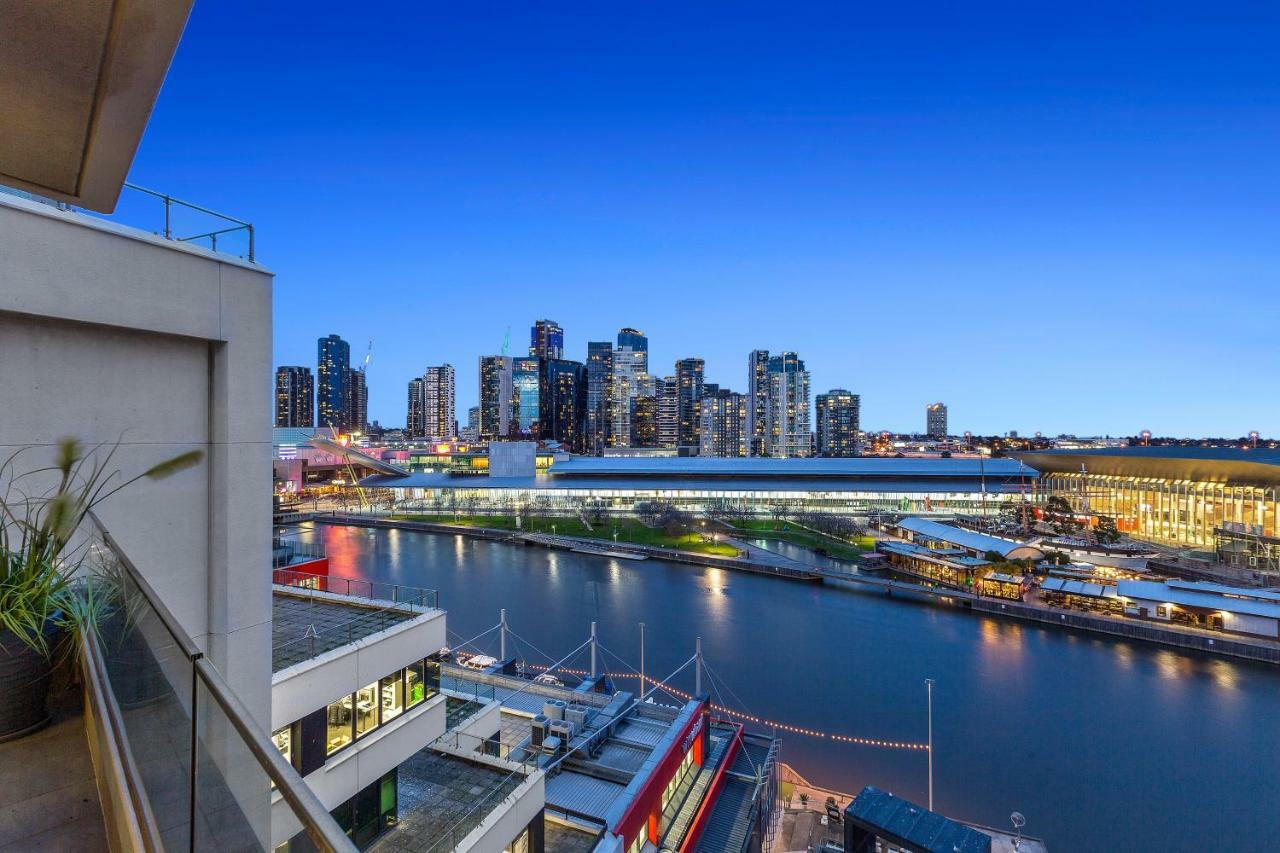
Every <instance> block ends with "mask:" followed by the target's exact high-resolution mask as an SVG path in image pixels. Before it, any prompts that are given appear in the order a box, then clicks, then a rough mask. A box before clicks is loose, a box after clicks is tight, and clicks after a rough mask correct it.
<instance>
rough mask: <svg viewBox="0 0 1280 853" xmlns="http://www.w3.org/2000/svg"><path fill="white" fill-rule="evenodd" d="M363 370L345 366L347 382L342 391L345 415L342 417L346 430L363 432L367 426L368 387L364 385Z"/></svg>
mask: <svg viewBox="0 0 1280 853" xmlns="http://www.w3.org/2000/svg"><path fill="white" fill-rule="evenodd" d="M364 378H365V377H364V371H363V370H356V369H355V368H351V367H348V368H347V384H346V388H345V389H344V391H343V393H344V395H345V398H346V410H347V415H346V418H345V419H344V420H345V422H346V429H347V431H348V432H364V431H365V429H366V428H367V427H368V426H369V388H368V386H367V385H365V381H364Z"/></svg>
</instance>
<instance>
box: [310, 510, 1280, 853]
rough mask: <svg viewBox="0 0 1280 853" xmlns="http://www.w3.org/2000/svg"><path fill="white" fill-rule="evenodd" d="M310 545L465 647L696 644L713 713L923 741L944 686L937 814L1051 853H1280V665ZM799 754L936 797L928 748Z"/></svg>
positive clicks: (819, 778) (968, 620) (416, 536)
mask: <svg viewBox="0 0 1280 853" xmlns="http://www.w3.org/2000/svg"><path fill="white" fill-rule="evenodd" d="M299 538H300V539H301V540H302V541H319V540H323V541H324V543H325V544H326V545H327V548H328V553H329V557H330V563H331V571H332V572H333V573H334V574H340V575H349V576H357V577H367V578H371V579H377V580H383V581H390V582H395V583H403V584H410V585H417V586H426V587H431V588H434V589H437V590H439V592H440V596H441V605H442V606H443V607H444V608H445V609H447V610H448V612H449V617H448V618H449V628H450V631H451V632H452V634H453V635H454V637H453V640H452V642H455V643H456V642H458V641H459V640H461V639H467V638H470V637H472V636H474V635H475V634H478V633H480V632H481V631H483V630H485V629H486V628H488V627H489V626H491V625H494V624H496V623H497V621H498V610H499V608H502V607H505V608H506V609H507V613H508V620H509V624H510V625H511V627H512V629H513V630H514V631H515V632H516V633H518V634H519V635H520V636H521V637H522V638H524V640H525V641H527V642H528V643H530V644H532V645H534V646H536V647H537V648H538V649H539V650H542V651H544V652H546V653H547V654H550V655H553V656H555V657H556V658H558V657H560V656H561V655H563V654H565V653H567V652H568V651H569V650H571V649H572V648H574V647H575V646H577V645H578V644H579V643H580V642H582V641H583V640H585V639H586V637H587V635H588V632H589V624H590V622H591V621H593V620H595V621H597V622H598V623H599V633H600V642H601V644H602V645H603V646H605V647H606V648H607V649H608V650H609V651H610V652H611V653H616V654H617V655H619V656H620V657H621V658H623V659H625V660H626V661H628V662H629V663H630V664H631V665H632V666H635V665H636V664H637V663H638V661H639V629H638V623H639V622H644V623H646V636H647V641H646V644H645V647H646V671H647V673H648V674H649V675H651V676H656V677H661V676H664V675H666V674H667V673H668V672H670V671H671V670H673V669H675V668H676V667H677V666H678V665H679V664H680V663H682V662H683V661H684V660H686V659H687V658H688V657H689V656H690V655H691V654H692V652H693V648H694V638H695V637H697V636H701V637H702V638H703V650H704V654H705V657H706V660H707V662H708V668H709V669H710V670H711V672H712V673H713V674H714V676H715V677H716V679H718V681H716V683H717V689H719V691H720V693H721V694H722V697H717V696H714V695H713V699H718V698H723V700H724V702H725V704H728V705H731V706H735V707H739V708H745V709H746V710H747V711H749V712H750V713H753V714H756V715H758V716H760V717H763V718H767V719H774V720H780V721H783V722H787V723H792V724H795V725H800V726H804V727H806V728H810V729H815V730H819V731H826V732H834V733H839V734H844V735H852V736H857V737H865V738H874V739H881V740H901V741H913V742H920V741H924V740H925V738H926V726H927V713H926V702H925V685H924V680H925V679H926V678H932V679H934V681H935V686H934V694H933V698H934V742H935V749H934V785H935V807H936V808H937V810H939V811H942V812H944V813H947V814H950V815H953V816H955V817H959V818H963V819H966V820H970V821H976V822H980V823H984V824H987V825H990V826H996V827H1004V828H1007V827H1008V826H1009V814H1010V812H1012V811H1015V810H1017V811H1020V812H1022V813H1024V814H1025V815H1026V817H1027V826H1026V829H1025V832H1026V833H1027V834H1029V835H1034V836H1039V837H1042V838H1044V839H1045V840H1046V841H1047V842H1048V844H1049V848H1050V850H1052V851H1054V853H1062V851H1068V850H1070V851H1074V850H1086V851H1092V850H1098V851H1103V850H1107V851H1112V850H1211V849H1212V850H1233V851H1246V850H1276V849H1280V782H1278V781H1277V775H1278V773H1280V737H1277V729H1278V728H1280V669H1277V668H1275V667H1271V666H1265V665H1261V664H1251V663H1246V662H1237V661H1231V660H1226V659H1216V658H1212V657H1208V656H1202V655H1196V654H1190V653H1183V652H1177V651H1172V650H1167V649H1162V648H1159V647H1156V646H1150V645H1146V644H1136V643H1128V642H1118V641H1114V640H1110V639H1104V638H1100V637H1093V636H1089V635H1084V634H1076V633H1071V632H1068V631H1063V630H1049V629H1046V628H1042V627H1039V626H1032V625H1028V624H1021V623H1016V622H1005V621H1001V620H998V619H992V618H987V617H978V616H974V615H972V614H970V613H968V612H966V611H962V610H956V609H950V608H947V607H943V606H934V605H928V604H922V603H918V602H911V601H904V600H901V599H895V598H887V597H884V596H883V595H881V594H878V593H864V592H854V591H846V590H842V589H834V588H830V587H823V586H818V585H810V584H804V583H797V582H794V581H785V580H780V579H776V578H770V577H763V576H757V575H748V574H740V573H734V572H729V571H725V570H721V569H713V568H697V567H691V566H686V565H680V564H675V563H665V562H662V561H659V560H646V561H626V560H614V559H609V558H604V557H594V556H588V555H580V554H572V553H569V552H565V551H548V550H543V549H540V548H526V547H522V546H515V545H507V544H503V543H496V542H486V541H483V540H479V539H471V538H467V537H463V536H454V535H436V534H424V533H412V532H408V531H399V530H378V531H372V530H367V529H361V528H344V527H331V526H320V527H318V528H317V529H315V530H303V531H302V532H300V534H299ZM770 547H774V546H772V545H771V546H770ZM788 555H789V556H791V554H788ZM490 636H491V637H492V635H490ZM495 642H496V641H495ZM517 642H518V641H517ZM523 648H524V649H525V650H527V651H529V646H527V645H525V646H523ZM492 653H495V654H496V648H493V650H492ZM528 658H529V660H532V661H537V660H540V659H541V658H540V657H539V655H538V654H536V653H533V652H532V651H529V654H528ZM606 660H607V661H608V662H610V663H611V664H613V661H612V659H611V658H609V657H608V656H607V655H606ZM544 662H545V661H544ZM578 665H579V666H585V663H579V664H578ZM613 668H615V669H619V668H620V667H619V666H618V665H616V664H614V666H613ZM716 679H713V680H716ZM621 683H622V684H634V683H635V682H634V681H627V682H621ZM672 684H673V685H675V686H677V687H680V688H682V689H684V690H691V689H692V686H693V685H692V678H691V677H684V675H682V676H680V677H677V678H676V679H674V680H673V681H672ZM721 684H722V685H723V687H720V686H719V685H721ZM783 738H784V740H783V749H782V758H783V760H784V761H786V762H788V763H789V764H791V765H792V766H793V767H795V768H796V769H797V770H798V771H799V772H800V773H801V774H803V775H804V776H806V777H807V778H808V779H809V780H810V781H811V782H813V783H815V784H818V785H823V786H826V787H830V788H835V789H838V790H842V791H850V792H856V791H858V790H860V789H861V787H862V786H863V785H868V784H874V785H878V786H880V787H882V788H885V789H887V790H890V791H893V792H894V793H896V794H898V795H900V796H903V797H907V798H910V799H913V800H915V801H916V802H919V803H922V804H923V803H924V802H925V800H926V796H927V794H926V787H927V772H926V759H925V753H923V752H919V751H902V750H893V749H885V748H882V747H870V746H858V745H849V744H836V743H832V742H831V741H828V740H818V739H815V738H811V737H807V736H803V735H797V734H784V735H783Z"/></svg>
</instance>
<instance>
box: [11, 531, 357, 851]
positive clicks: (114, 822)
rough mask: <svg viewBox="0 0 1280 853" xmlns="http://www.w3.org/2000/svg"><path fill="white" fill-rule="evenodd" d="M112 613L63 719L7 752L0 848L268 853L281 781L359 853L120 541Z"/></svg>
mask: <svg viewBox="0 0 1280 853" xmlns="http://www.w3.org/2000/svg"><path fill="white" fill-rule="evenodd" d="M97 536H98V537H99V542H98V543H97V544H96V545H95V546H94V547H95V550H96V551H97V553H98V556H99V557H100V559H101V561H102V562H103V563H104V565H106V566H107V569H108V571H107V573H106V575H105V577H107V578H109V580H110V584H111V587H110V591H109V594H110V595H111V597H112V600H113V602H114V606H113V608H112V610H111V612H110V613H109V614H108V615H107V616H106V618H105V619H104V620H103V622H102V624H101V627H100V631H99V633H98V634H97V635H96V636H95V635H94V634H92V633H91V634H89V635H87V637H86V640H85V642H84V646H83V648H82V650H81V651H82V654H81V655H80V660H79V662H78V663H77V664H75V665H71V664H68V665H67V666H65V667H64V670H65V671H64V672H63V673H62V675H63V676H64V677H65V678H67V679H68V680H74V681H78V683H79V687H78V689H76V690H71V691H68V692H67V693H66V694H64V695H63V697H62V701H61V702H60V703H59V706H58V708H57V712H56V714H55V719H54V722H53V724H52V725H51V726H50V727H49V728H47V729H45V730H44V731H42V732H40V733H38V734H35V735H31V736H28V737H26V738H23V739H21V740H17V741H12V742H9V743H5V744H0V782H3V790H4V791H5V792H6V793H5V794H4V795H3V796H0V817H2V818H3V819H2V820H0V849H6V850H7V849H14V850H29V849H37V848H40V849H71V848H74V849H77V850H94V849H103V850H105V849H115V850H179V849H186V850H214V849H234V850H267V849H271V848H272V845H271V844H270V833H271V787H272V785H274V786H275V787H276V788H277V789H278V790H279V791H280V793H281V795H282V798H283V800H285V801H286V802H287V804H288V808H289V809H290V811H291V812H292V814H293V815H294V817H295V818H296V820H297V821H298V823H299V824H300V825H301V827H302V831H303V833H305V834H306V835H307V836H308V837H309V839H310V841H311V843H313V844H314V845H316V846H317V847H318V848H319V849H321V850H334V851H339V850H341V851H351V850H354V849H355V848H354V847H353V846H352V845H351V843H350V841H349V840H348V839H347V838H346V836H345V835H344V834H343V833H342V831H341V830H340V829H339V828H338V825H337V824H336V823H335V822H334V820H333V819H332V817H330V815H329V813H328V812H327V811H326V810H325V809H324V807H323V806H322V805H321V804H320V802H319V800H317V799H316V797H315V795H314V794H313V793H312V792H311V791H310V789H308V788H307V786H306V784H305V783H303V781H302V779H301V778H300V777H299V776H298V774H297V773H296V772H295V771H294V769H293V768H292V767H290V766H289V765H288V763H286V762H285V761H284V759H283V758H282V756H281V755H280V753H279V751H278V750H277V749H276V747H275V745H274V744H273V743H272V742H271V740H270V739H269V738H268V737H267V735H266V733H265V732H263V731H262V729H261V728H259V726H258V725H257V724H256V723H255V722H254V720H253V718H252V716H251V715H250V714H249V713H248V711H247V709H246V708H245V707H244V706H243V704H242V703H241V702H240V700H239V699H238V698H237V697H236V696H235V694H234V693H233V692H232V691H231V690H230V689H229V688H228V687H227V685H226V682H225V681H224V680H223V678H222V676H221V674H220V673H219V672H218V670H217V669H216V668H215V667H214V666H213V665H212V663H210V661H209V660H207V659H206V658H205V657H204V655H203V653H202V652H201V651H200V650H199V649H198V648H197V647H196V646H195V644H194V643H193V642H192V640H191V638H190V637H189V636H187V635H186V634H185V632H183V631H182V629H181V628H180V627H179V625H178V623H177V621H176V620H175V619H174V618H173V616H172V615H171V614H170V613H169V611H168V609H167V608H166V607H165V606H164V604H163V602H162V601H160V599H159V598H158V597H157V596H156V594H155V592H154V590H153V589H152V588H151V586H150V585H149V584H148V583H147V582H146V581H145V580H144V579H143V578H142V576H141V575H140V574H139V573H138V571H137V570H136V568H135V567H134V566H133V564H132V563H131V562H130V561H129V559H128V558H127V557H126V556H125V555H124V554H123V553H122V552H121V551H120V549H119V547H118V545H117V543H116V542H115V541H114V539H112V537H111V536H110V534H108V533H107V532H106V531H105V530H101V529H99V530H98V533H97Z"/></svg>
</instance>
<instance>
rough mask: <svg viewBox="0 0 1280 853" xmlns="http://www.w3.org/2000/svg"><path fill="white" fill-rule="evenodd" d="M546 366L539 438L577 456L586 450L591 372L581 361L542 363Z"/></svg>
mask: <svg viewBox="0 0 1280 853" xmlns="http://www.w3.org/2000/svg"><path fill="white" fill-rule="evenodd" d="M539 361H540V362H541V366H542V383H541V388H540V403H541V408H542V412H541V415H540V417H539V426H540V429H541V432H540V435H539V437H540V438H542V439H544V440H549V441H558V442H560V443H561V444H563V445H565V446H566V447H567V448H569V450H571V451H573V452H574V453H582V452H584V449H585V447H586V439H587V435H586V426H587V369H586V367H584V366H583V364H582V362H580V361H569V360H568V359H563V358H548V359H539Z"/></svg>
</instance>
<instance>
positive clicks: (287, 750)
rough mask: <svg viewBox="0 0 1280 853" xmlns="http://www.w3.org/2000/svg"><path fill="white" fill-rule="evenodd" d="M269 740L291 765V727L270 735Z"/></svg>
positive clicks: (280, 729) (277, 730)
mask: <svg viewBox="0 0 1280 853" xmlns="http://www.w3.org/2000/svg"><path fill="white" fill-rule="evenodd" d="M271 740H272V742H273V743H275V745H276V749H278V750H280V754H281V755H283V756H284V760H285V761H287V762H289V764H293V726H285V727H283V728H279V729H276V730H275V731H274V732H272V733H271Z"/></svg>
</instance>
